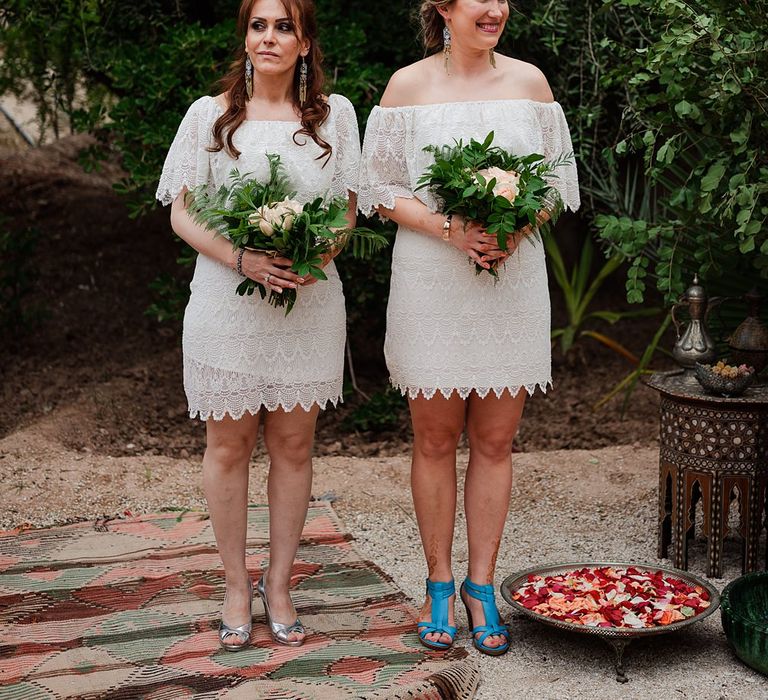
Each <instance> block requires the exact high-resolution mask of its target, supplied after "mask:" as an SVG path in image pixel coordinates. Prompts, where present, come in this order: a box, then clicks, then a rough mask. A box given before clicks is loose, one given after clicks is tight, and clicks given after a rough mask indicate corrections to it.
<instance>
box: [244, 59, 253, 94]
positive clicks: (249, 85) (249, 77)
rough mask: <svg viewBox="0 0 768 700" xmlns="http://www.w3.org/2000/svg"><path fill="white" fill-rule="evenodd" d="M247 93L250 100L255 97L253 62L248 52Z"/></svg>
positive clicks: (246, 63)
mask: <svg viewBox="0 0 768 700" xmlns="http://www.w3.org/2000/svg"><path fill="white" fill-rule="evenodd" d="M245 93H246V94H247V95H248V99H249V100H250V99H251V98H252V97H253V63H251V57H250V56H249V55H248V54H247V53H246V54H245Z"/></svg>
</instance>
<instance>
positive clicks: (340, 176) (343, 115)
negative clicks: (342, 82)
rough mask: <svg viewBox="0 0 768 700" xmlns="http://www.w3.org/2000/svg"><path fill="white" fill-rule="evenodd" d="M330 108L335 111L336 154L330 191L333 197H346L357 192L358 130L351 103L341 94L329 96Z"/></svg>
mask: <svg viewBox="0 0 768 700" xmlns="http://www.w3.org/2000/svg"><path fill="white" fill-rule="evenodd" d="M328 99H329V102H330V104H331V110H332V111H333V112H335V113H336V115H335V122H336V142H335V143H334V144H333V148H334V151H335V154H336V158H335V162H336V164H335V167H334V171H333V180H332V182H331V193H332V194H333V195H334V196H335V197H345V198H346V197H347V196H348V193H349V192H357V178H358V174H359V169H360V130H359V129H358V127H357V116H356V115H355V108H354V107H353V106H352V103H351V102H350V101H349V100H348V99H347V98H346V97H342V96H341V95H331V96H330V97H329V98H328Z"/></svg>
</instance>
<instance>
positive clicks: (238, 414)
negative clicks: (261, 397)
mask: <svg viewBox="0 0 768 700" xmlns="http://www.w3.org/2000/svg"><path fill="white" fill-rule="evenodd" d="M340 403H344V399H343V397H342V396H336V397H334V398H326V399H322V398H313V399H310V400H301V399H298V398H297V399H295V400H292V401H285V400H283V399H279V400H276V401H257V402H254V403H252V404H247V405H246V404H243V405H242V406H238V407H237V408H231V407H226V408H219V407H215V408H214V407H211V406H196V405H192V404H190V406H189V417H190V418H199V419H200V420H203V421H205V420H208V419H209V418H212V419H213V420H223V419H224V418H225V417H226V416H229V417H230V418H232V419H233V420H240V419H241V418H242V417H243V416H244V415H245V414H246V413H250V414H251V415H252V416H255V415H256V414H257V413H258V412H259V411H260V410H261V409H265V410H266V411H269V412H272V411H277V410H278V409H279V408H280V409H282V410H283V411H285V412H286V413H290V412H291V411H293V410H294V409H296V408H297V407H299V406H300V407H301V409H302V410H303V411H309V410H310V409H311V408H312V407H313V406H319V407H320V410H321V411H324V410H325V409H327V408H328V404H331V405H332V406H333V407H334V408H336V407H337V406H338V405H339V404H340Z"/></svg>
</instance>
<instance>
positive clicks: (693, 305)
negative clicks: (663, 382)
mask: <svg viewBox="0 0 768 700" xmlns="http://www.w3.org/2000/svg"><path fill="white" fill-rule="evenodd" d="M723 301H724V299H723V298H721V297H713V298H712V299H707V292H706V291H705V289H704V287H702V286H701V285H700V284H699V276H698V275H694V277H693V284H692V285H691V286H690V287H688V289H687V290H686V291H685V294H683V295H682V296H681V297H680V299H679V300H678V302H677V304H675V305H674V306H673V307H672V322H673V323H674V324H675V330H676V331H677V342H676V343H675V346H674V348H673V349H672V357H674V358H675V362H677V364H679V365H680V366H681V367H684V368H685V369H686V370H693V369H694V368H695V367H696V363H697V362H700V363H702V364H710V363H712V362H714V361H715V359H717V349H716V347H715V341H714V340H712V338H711V336H710V335H709V332H708V331H707V319H708V317H709V313H710V312H711V311H712V309H714V308H715V307H716V306H717V305H718V304H721V303H722V302H723ZM681 309H686V310H687V311H688V315H689V316H690V321H689V322H688V325H687V326H685V328H684V329H683V330H682V333H681V327H682V325H683V324H682V323H681V322H680V321H679V320H678V319H677V316H676V314H675V312H676V311H679V310H681Z"/></svg>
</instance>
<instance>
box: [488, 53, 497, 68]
mask: <svg viewBox="0 0 768 700" xmlns="http://www.w3.org/2000/svg"><path fill="white" fill-rule="evenodd" d="M488 57H489V58H490V59H491V68H496V52H495V51H494V50H493V49H488Z"/></svg>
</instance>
